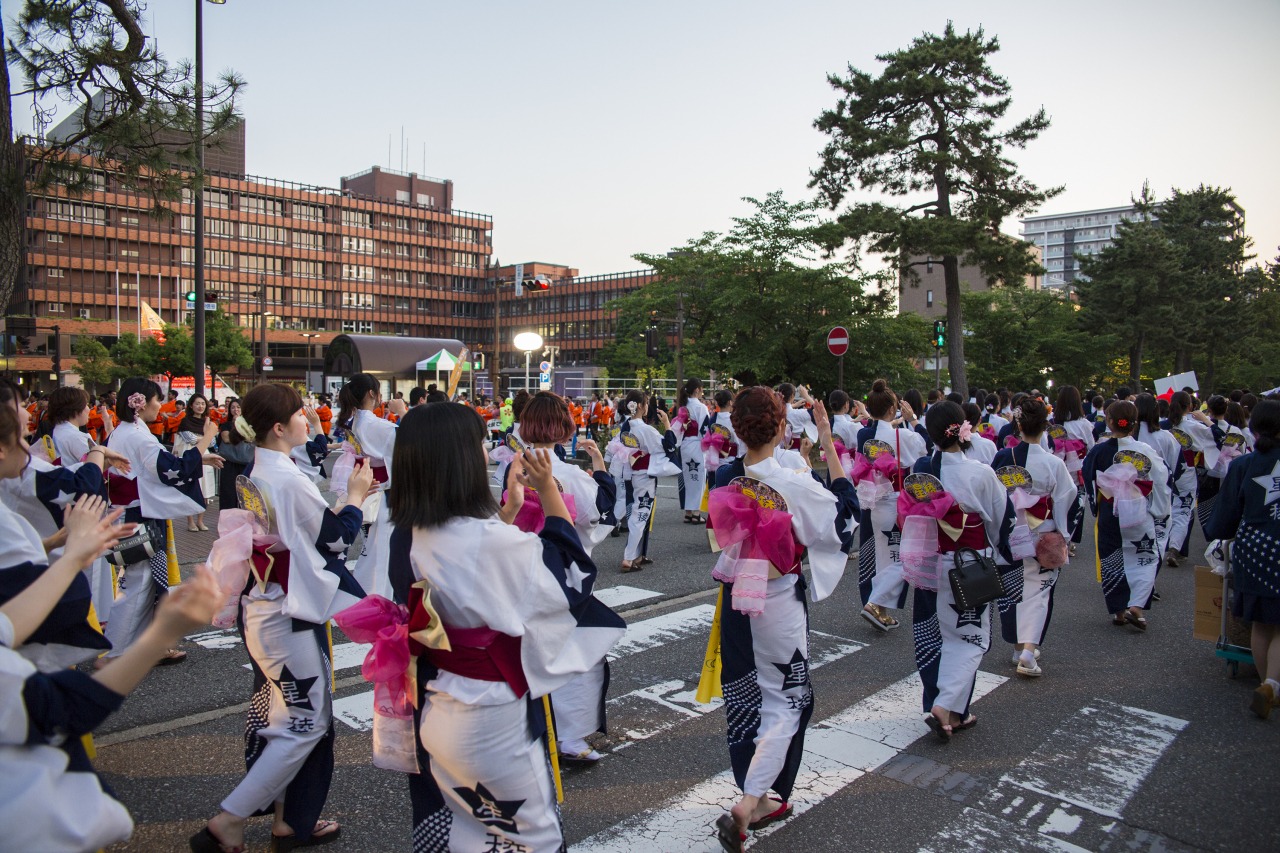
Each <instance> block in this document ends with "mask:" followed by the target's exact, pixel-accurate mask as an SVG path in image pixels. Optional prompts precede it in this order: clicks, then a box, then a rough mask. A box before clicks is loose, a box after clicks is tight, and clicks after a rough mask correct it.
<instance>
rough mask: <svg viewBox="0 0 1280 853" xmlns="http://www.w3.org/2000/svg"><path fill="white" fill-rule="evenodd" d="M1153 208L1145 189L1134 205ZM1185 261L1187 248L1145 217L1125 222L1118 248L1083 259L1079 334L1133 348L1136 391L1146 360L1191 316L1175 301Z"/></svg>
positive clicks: (1131, 376)
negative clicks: (1083, 277)
mask: <svg viewBox="0 0 1280 853" xmlns="http://www.w3.org/2000/svg"><path fill="white" fill-rule="evenodd" d="M1150 202H1151V196H1150V192H1149V190H1148V189H1147V188H1146V187H1143V190H1142V196H1141V198H1140V199H1138V200H1136V201H1135V203H1136V204H1137V205H1138V207H1139V209H1140V210H1141V211H1148V210H1150V208H1151V203H1150ZM1182 261H1183V250H1182V248H1181V247H1180V246H1178V245H1177V244H1175V243H1174V242H1173V241H1171V240H1170V239H1169V237H1168V236H1167V235H1166V234H1165V232H1164V231H1163V230H1162V229H1161V227H1160V226H1159V225H1158V224H1157V223H1155V222H1154V221H1152V220H1151V219H1150V218H1149V215H1147V214H1145V213H1144V215H1143V218H1141V219H1138V220H1135V221H1133V222H1121V223H1120V225H1119V226H1118V228H1117V234H1116V239H1115V242H1114V243H1112V245H1110V246H1108V247H1107V248H1106V249H1103V250H1102V251H1101V252H1100V253H1099V254H1097V255H1091V256H1083V255H1082V256H1081V257H1080V272H1081V273H1082V274H1083V275H1084V276H1086V277H1087V280H1085V279H1080V278H1077V279H1076V282H1075V286H1076V295H1077V296H1078V298H1079V300H1080V328H1081V329H1082V330H1083V331H1084V332H1086V333H1088V334H1090V335H1096V336H1098V337H1099V339H1100V340H1104V341H1116V342H1120V343H1121V344H1126V343H1127V344H1128V355H1129V381H1130V382H1131V383H1132V384H1133V385H1134V386H1135V387H1137V386H1140V385H1141V381H1142V368H1143V359H1144V358H1149V357H1150V355H1151V353H1150V350H1151V348H1153V347H1155V346H1158V345H1160V344H1164V345H1166V347H1167V344H1168V342H1169V340H1170V337H1171V335H1173V334H1175V332H1174V330H1175V329H1176V328H1177V325H1178V323H1179V318H1180V317H1181V316H1182V315H1183V314H1184V313H1185V312H1186V309H1187V306H1185V305H1180V304H1178V302H1177V301H1176V300H1175V298H1174V297H1175V294H1176V289H1177V287H1176V280H1177V277H1178V275H1179V272H1180V271H1181V269H1182ZM1170 366H1171V365H1170Z"/></svg>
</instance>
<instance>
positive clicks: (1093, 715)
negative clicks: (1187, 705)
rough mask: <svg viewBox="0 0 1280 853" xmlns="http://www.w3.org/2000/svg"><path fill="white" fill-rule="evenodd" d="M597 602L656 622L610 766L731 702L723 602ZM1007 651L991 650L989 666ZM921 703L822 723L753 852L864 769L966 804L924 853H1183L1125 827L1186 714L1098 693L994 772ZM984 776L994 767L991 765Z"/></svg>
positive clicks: (665, 834)
mask: <svg viewBox="0 0 1280 853" xmlns="http://www.w3.org/2000/svg"><path fill="white" fill-rule="evenodd" d="M597 595H598V597H600V598H601V599H602V600H605V601H606V603H608V604H610V605H611V606H613V607H617V608H631V609H633V610H636V608H637V607H639V609H638V610H636V616H644V618H634V619H631V620H629V625H628V628H627V632H626V634H625V636H624V637H623V639H622V640H621V641H620V642H619V643H618V644H617V645H616V646H615V648H614V649H613V651H612V653H611V655H610V660H611V662H612V664H613V666H614V672H615V676H617V674H618V673H622V676H621V677H616V678H615V681H614V689H613V691H612V692H611V695H610V696H609V698H608V701H607V715H608V722H609V726H610V729H609V737H608V739H607V742H605V743H602V744H601V745H600V746H599V749H600V751H601V753H602V754H603V756H604V758H603V761H604V762H605V763H606V764H608V765H609V766H612V765H613V763H614V762H615V761H618V760H619V759H616V758H614V757H613V756H615V755H618V754H620V753H622V752H623V751H625V750H630V749H632V748H635V747H639V746H640V745H642V744H644V743H645V742H646V741H653V739H655V738H656V739H658V740H656V741H653V742H654V743H656V744H657V745H658V746H659V747H660V746H661V744H662V743H664V742H666V741H667V740H671V739H675V740H678V739H680V738H681V737H684V735H681V734H680V733H679V731H678V727H680V726H684V725H689V724H692V723H694V722H695V721H697V720H700V719H704V718H705V717H706V716H707V715H708V714H710V713H713V712H715V711H717V709H718V708H719V707H720V704H721V703H720V701H719V700H713V702H711V703H709V704H704V703H700V702H698V701H697V700H696V699H695V691H696V686H697V684H696V678H697V674H698V665H699V664H700V662H701V653H702V649H703V643H705V640H706V636H707V632H708V630H709V629H710V626H711V622H712V618H713V615H714V612H715V608H714V606H713V605H712V604H710V603H708V602H705V601H702V602H699V601H697V599H696V598H694V599H693V600H692V601H689V600H680V601H671V602H668V603H665V604H663V603H661V602H660V599H661V598H662V596H661V594H660V593H658V592H655V591H652V590H646V589H642V588H638V587H630V586H615V587H612V588H610V589H607V590H601V591H600V592H599V593H597ZM646 604H648V605H650V606H644V605H646ZM682 605H683V606H682ZM649 614H653V615H649ZM624 615H625V614H624ZM188 639H189V640H190V641H192V642H194V643H197V644H198V645H200V646H201V647H202V648H205V649H208V650H212V651H218V652H222V651H226V650H231V649H239V647H240V646H241V645H242V644H241V641H240V639H239V637H238V635H237V634H236V633H235V632H234V631H205V632H201V633H199V634H194V635H192V636H190V637H188ZM676 644H681V650H680V651H679V653H678V655H676V656H675V658H676V659H678V660H679V661H682V662H686V663H687V664H688V665H687V666H683V667H681V666H676V667H672V666H670V665H668V664H665V663H664V664H663V665H661V666H655V665H654V662H655V661H657V660H658V658H656V657H653V656H647V655H648V653H651V652H653V651H654V650H656V649H664V648H669V647H672V646H674V645H676ZM368 649H369V647H368V646H366V645H363V644H359V643H351V642H346V643H339V644H337V645H335V647H334V650H333V666H334V670H335V672H337V673H343V672H344V671H348V672H347V674H348V675H353V674H354V673H353V672H350V671H352V670H355V671H358V668H359V667H360V665H361V664H362V663H363V661H364V657H365V655H366V654H367V652H368ZM867 649H868V644H867V643H865V642H863V641H861V640H856V639H850V638H847V637H842V636H838V635H835V634H830V633H825V632H821V631H811V632H810V667H811V669H814V670H817V669H821V668H822V667H824V666H828V665H830V664H833V663H837V662H840V661H842V660H844V659H846V658H848V657H850V656H852V655H858V654H859V653H862V654H867V655H870V654H871V653H870V652H867V651H866V650H867ZM686 650H687V652H686ZM240 654H241V655H243V651H240ZM686 658H687V661H686ZM662 660H664V661H667V660H671V658H663V659H662ZM993 660H996V659H992V658H988V663H991V662H992V661H993ZM904 663H905V661H904ZM655 671H658V672H661V674H662V676H663V677H661V678H654V679H653V680H652V682H651V683H645V677H646V676H649V677H652V675H653V673H654V672H655ZM846 671H847V670H846ZM353 680H354V679H350V678H348V680H347V683H348V687H347V689H346V690H344V691H340V693H339V695H338V697H337V698H336V699H335V701H334V703H333V715H334V719H336V720H339V721H341V722H342V723H343V724H344V726H345V727H347V728H349V729H353V730H356V731H359V732H368V731H370V730H371V729H372V722H373V719H372V717H373V714H372V708H373V697H372V692H371V690H370V689H369V688H368V687H367V686H365V685H363V684H360V686H359V687H355V686H353V685H352V681H353ZM1007 683H1009V680H1008V678H1007V677H1006V676H1004V675H999V674H994V673H991V672H986V671H980V672H979V673H978V677H977V682H976V686H975V690H974V695H973V699H974V701H975V702H977V703H979V705H978V708H979V713H981V710H980V709H981V707H983V704H982V703H983V702H984V701H990V700H989V699H988V698H987V697H990V696H991V694H992V693H993V692H995V691H997V690H999V689H1000V688H1001V687H1002V686H1004V685H1005V684H1007ZM340 686H341V685H340ZM343 693H346V694H347V695H342V694H343ZM920 696H921V684H920V679H919V676H918V675H917V674H916V673H915V672H910V673H909V674H906V675H904V676H902V677H901V678H899V679H898V680H897V681H894V682H892V683H889V684H887V686H884V687H883V688H881V689H878V690H875V691H874V692H872V693H870V695H866V696H864V697H863V698H861V699H858V700H857V701H855V702H853V703H852V704H849V705H848V706H847V707H843V708H838V709H836V710H834V712H833V713H829V714H828V715H827V716H826V717H824V718H823V719H821V720H817V719H815V721H814V722H813V723H812V724H811V726H810V728H809V730H808V732H807V736H806V739H805V751H804V758H803V760H802V763H801V768H802V769H801V771H800V774H799V777H798V778H797V781H796V786H795V790H794V792H793V795H792V798H791V801H790V803H791V806H792V808H793V814H792V816H791V817H790V818H788V819H787V820H785V821H782V822H779V823H777V824H773V825H771V826H769V827H766V828H764V829H762V830H760V831H758V832H754V833H752V834H751V836H752V837H751V839H749V841H748V842H747V846H748V847H750V846H752V845H754V844H755V843H757V842H758V841H760V840H761V839H764V838H767V837H769V836H770V835H773V834H775V833H781V832H786V831H787V830H788V829H789V828H792V827H803V826H805V821H806V820H807V821H814V820H820V818H817V817H814V816H812V815H809V814H808V813H810V812H811V811H812V810H813V809H814V808H815V807H817V806H818V805H820V804H822V803H824V802H826V801H829V800H831V799H832V798H835V797H839V796H841V795H842V792H845V791H846V789H849V788H850V786H852V785H855V784H857V783H858V782H859V780H860V779H862V778H863V777H864V776H867V775H868V774H877V775H878V776H879V777H881V778H883V779H886V780H893V781H895V782H900V783H903V784H908V785H914V786H916V787H920V788H925V789H929V788H930V787H931V786H932V787H934V788H936V789H937V790H938V791H944V790H945V792H946V793H947V795H948V797H949V798H950V799H952V800H955V801H958V802H959V803H960V804H961V805H962V808H961V810H960V811H959V813H958V815H957V816H955V817H954V818H950V819H948V820H947V821H946V822H945V824H943V825H942V827H941V828H940V829H938V830H937V831H936V833H934V834H933V836H932V837H930V836H929V835H928V834H922V836H921V838H922V839H924V840H923V841H922V842H916V843H918V844H919V845H920V846H919V850H920V851H921V853H926V851H927V852H928V853H943V851H974V853H977V851H985V850H993V849H1001V850H1006V849H1007V850H1025V851H1079V850H1100V849H1120V848H1122V847H1123V848H1125V849H1130V848H1132V849H1161V850H1165V851H1169V853H1181V851H1183V850H1184V848H1182V847H1181V846H1179V845H1178V844H1177V843H1176V842H1175V841H1173V840H1172V839H1166V838H1162V837H1160V836H1159V835H1157V834H1155V833H1153V832H1151V831H1150V830H1146V829H1143V828H1140V827H1137V826H1131V825H1130V824H1128V823H1126V821H1125V813H1126V809H1127V808H1128V806H1129V805H1130V803H1131V802H1132V801H1133V799H1134V797H1135V796H1136V795H1137V794H1138V793H1139V791H1140V790H1141V788H1142V786H1143V784H1144V783H1145V782H1146V781H1147V779H1148V777H1149V776H1150V775H1151V774H1152V772H1153V771H1154V770H1155V768H1156V767H1157V765H1158V763H1159V762H1160V761H1161V759H1162V757H1163V756H1164V755H1165V754H1166V753H1167V752H1168V751H1169V749H1170V748H1171V747H1172V746H1173V745H1174V744H1175V742H1176V740H1177V738H1178V737H1179V735H1180V734H1181V733H1182V732H1183V731H1184V730H1185V729H1186V728H1187V726H1188V725H1189V724H1188V723H1187V721H1185V720H1181V719H1177V718H1174V717H1170V716H1167V715H1164V714H1160V713H1156V712H1154V711H1150V710H1144V709H1141V708H1136V707H1130V706H1126V705H1122V704H1118V703H1116V702H1113V701H1104V700H1101V699H1088V698H1085V699H1082V700H1080V703H1081V707H1079V708H1078V709H1077V710H1075V711H1074V713H1071V714H1069V715H1068V716H1066V717H1065V718H1064V719H1063V721H1062V722H1061V724H1060V725H1058V726H1057V727H1056V728H1055V729H1053V730H1052V731H1051V732H1049V733H1048V734H1047V736H1046V737H1045V738H1044V739H1043V740H1042V741H1040V742H1039V744H1038V745H1037V746H1035V747H1034V748H1033V749H1032V750H1031V751H1030V752H1029V753H1027V754H1026V755H1025V756H1024V757H1022V758H1021V760H1020V761H1018V762H1017V763H1016V764H1014V766H1012V767H1008V769H1006V770H1005V771H1004V772H1003V773H1002V775H999V776H998V777H992V776H989V775H988V776H987V777H986V778H981V777H979V776H970V775H968V774H967V773H966V772H964V771H963V769H961V768H950V767H947V766H946V765H942V764H939V763H938V762H936V761H934V760H932V759H931V758H929V757H928V756H929V753H928V752H927V751H926V750H920V749H913V747H916V746H917V742H918V741H919V740H920V739H922V738H926V737H931V735H930V732H929V730H928V728H927V727H926V726H925V725H924V723H923V719H922V718H923V714H922V712H921V708H920ZM988 719H990V718H989V717H988ZM996 731H997V730H996V729H993V728H989V727H986V726H984V727H980V728H979V729H977V730H976V733H975V734H972V735H964V736H963V737H966V738H975V737H983V736H984V735H983V734H982V733H983V732H987V734H986V736H987V737H994V736H995V734H994V733H995V732H996ZM704 734H705V732H704ZM652 752H653V750H652V749H647V750H637V751H636V752H635V753H630V752H628V753H627V754H628V755H634V756H637V758H633V759H631V760H633V761H641V762H643V761H649V760H652ZM725 766H726V768H727V755H726V760H725ZM1006 767H1007V765H1006ZM984 772H987V773H989V772H990V770H989V768H987V769H986V770H985V771H984ZM586 778H587V777H585V776H584V777H583V779H584V780H585V779H586ZM695 778H696V777H695ZM686 784H687V783H686ZM863 784H866V783H865V782H864V783H863ZM853 790H855V791H856V790H857V789H856V788H855V789H853ZM740 795H741V792H740V791H739V789H738V788H737V786H736V784H735V782H734V779H733V776H732V773H731V772H730V771H729V770H728V769H725V770H723V771H721V772H719V773H715V774H714V775H711V776H709V777H708V778H705V779H703V780H702V781H700V782H696V783H695V784H692V785H691V786H689V787H687V788H685V789H684V790H680V791H678V792H676V793H674V794H671V795H669V796H667V797H666V798H665V799H664V801H663V802H661V803H658V804H656V805H655V804H654V803H652V802H650V803H648V804H647V805H648V806H649V807H647V808H645V809H643V810H641V811H638V812H637V813H635V814H632V815H630V816H629V817H624V818H623V819H622V820H620V821H618V822H616V823H614V824H613V825H611V826H608V827H607V828H605V829H602V830H600V829H598V827H594V828H593V829H592V833H593V834H590V835H589V836H588V837H586V838H583V839H581V840H578V841H576V842H575V843H574V844H572V845H571V848H570V849H572V850H573V851H575V853H624V851H632V850H636V849H639V848H638V847H637V844H636V839H645V840H646V846H645V849H652V850H660V851H680V853H714V851H718V850H719V849H720V847H719V844H718V842H717V841H716V839H715V834H714V829H713V824H714V822H715V820H716V818H717V817H719V816H720V815H721V814H723V813H724V812H725V811H727V810H728V809H729V808H730V807H731V806H732V805H733V803H734V802H736V801H737V799H738V798H739V796H740ZM846 796H847V795H846ZM567 808H569V809H572V808H573V805H572V804H570V805H568V806H567ZM597 830H598V831H597ZM801 831H803V830H801ZM930 831H932V830H930ZM771 846H772V845H771ZM826 849H834V848H826Z"/></svg>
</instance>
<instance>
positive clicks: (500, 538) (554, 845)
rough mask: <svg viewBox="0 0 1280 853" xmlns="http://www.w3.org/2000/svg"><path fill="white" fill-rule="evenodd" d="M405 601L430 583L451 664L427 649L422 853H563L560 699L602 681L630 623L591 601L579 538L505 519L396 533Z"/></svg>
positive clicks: (551, 523)
mask: <svg viewBox="0 0 1280 853" xmlns="http://www.w3.org/2000/svg"><path fill="white" fill-rule="evenodd" d="M391 551H392V561H391V572H392V578H393V583H394V585H395V589H396V595H397V600H399V601H401V602H406V601H407V602H410V603H411V605H412V606H411V611H412V612H411V615H410V622H411V624H413V620H414V614H415V613H420V612H421V610H422V608H421V605H420V604H416V605H415V604H414V602H415V599H414V597H413V596H412V595H411V593H416V592H417V590H416V589H413V590H411V585H412V584H414V583H418V582H420V581H425V582H426V586H427V588H428V589H429V593H430V599H431V602H432V604H433V605H434V608H435V611H436V612H437V614H438V615H439V619H440V622H441V624H442V625H443V626H444V628H445V630H446V632H447V633H448V636H449V640H450V644H451V651H448V652H444V651H440V650H436V649H425V650H423V649H419V651H418V652H415V654H419V653H420V656H419V657H417V658H416V661H417V665H418V669H417V671H416V677H417V684H418V690H419V701H418V710H417V714H416V716H415V720H416V724H417V725H416V727H417V732H418V744H419V749H418V756H417V757H418V766H419V768H420V772H418V773H415V774H410V775H409V791H410V796H411V798H412V801H413V850H414V853H441V851H467V853H470V851H481V850H510V851H525V853H551V851H561V850H563V849H564V835H563V832H562V830H561V826H560V813H559V809H558V808H557V806H556V796H555V787H554V784H553V782H552V778H551V773H550V764H549V761H548V757H547V748H546V745H545V743H544V742H543V738H544V736H545V734H546V726H545V723H546V715H545V712H544V710H543V707H542V702H541V701H537V700H539V699H540V698H541V697H543V696H545V695H547V694H548V693H550V692H552V691H553V690H556V689H558V688H561V687H563V686H564V685H565V684H567V683H568V682H569V681H570V680H572V679H573V678H574V677H575V676H578V675H581V674H582V673H585V672H588V671H590V670H592V669H593V668H594V667H596V666H597V665H598V664H599V663H600V661H601V660H602V659H603V658H604V656H605V654H606V653H607V652H608V651H609V649H610V648H612V647H613V645H614V644H615V643H616V642H617V641H618V640H619V639H621V638H622V635H623V633H624V632H625V630H626V629H625V623H623V621H622V620H621V618H619V617H618V616H617V615H616V614H614V613H613V611H611V610H609V609H608V608H607V607H605V606H604V605H603V604H601V603H600V602H599V601H597V600H596V599H595V598H594V597H593V596H592V589H593V587H594V584H595V579H596V567H595V564H594V563H592V562H591V559H590V557H588V556H587V554H586V552H585V551H584V550H583V549H582V546H581V543H580V540H579V538H578V534H577V532H576V531H575V530H574V528H573V526H572V525H570V524H568V523H567V522H565V521H564V520H563V519H560V518H548V519H546V521H545V525H544V527H543V529H542V532H541V533H538V534H536V535H535V534H532V533H525V532H523V531H521V530H519V529H517V528H516V527H514V526H511V525H507V524H503V523H502V522H501V521H499V520H498V519H497V518H496V517H495V518H487V519H478V518H455V519H453V520H451V521H449V522H447V523H445V524H443V525H440V526H438V527H432V528H426V529H412V530H404V529H399V530H396V531H395V533H394V534H393V537H392V544H391Z"/></svg>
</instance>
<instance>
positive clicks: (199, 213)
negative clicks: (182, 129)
mask: <svg viewBox="0 0 1280 853" xmlns="http://www.w3.org/2000/svg"><path fill="white" fill-rule="evenodd" d="M206 2H209V3H212V4H214V5H215V6H221V5H223V4H225V3H226V2H227V0H206ZM195 196H196V197H195V203H196V222H195V232H196V233H195V243H196V245H195V262H196V270H195V272H196V288H195V289H196V304H195V309H196V311H195V317H193V318H192V325H191V342H192V350H193V352H192V355H193V356H194V358H193V359H192V360H193V361H194V362H195V365H194V369H193V370H192V371H191V373H192V377H191V379H192V382H193V383H194V384H195V387H194V389H193V392H194V393H196V394H204V357H205V350H204V344H205V340H204V6H203V5H201V2H200V0H196V193H195ZM138 310H139V311H141V310H142V294H141V293H139V294H138Z"/></svg>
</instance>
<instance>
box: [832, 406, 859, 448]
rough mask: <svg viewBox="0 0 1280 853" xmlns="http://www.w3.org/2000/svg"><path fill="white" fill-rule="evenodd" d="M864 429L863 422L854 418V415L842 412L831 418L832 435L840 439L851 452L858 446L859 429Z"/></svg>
mask: <svg viewBox="0 0 1280 853" xmlns="http://www.w3.org/2000/svg"><path fill="white" fill-rule="evenodd" d="M860 429H862V424H860V423H858V422H857V421H855V420H854V419H853V416H852V415H845V414H840V415H836V416H835V417H833V418H832V419H831V435H832V436H833V437H834V438H838V439H840V443H841V444H843V445H844V446H845V449H846V450H848V451H849V453H850V454H852V453H853V451H854V450H856V449H857V447H858V430H860Z"/></svg>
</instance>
